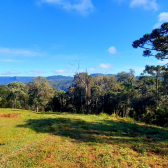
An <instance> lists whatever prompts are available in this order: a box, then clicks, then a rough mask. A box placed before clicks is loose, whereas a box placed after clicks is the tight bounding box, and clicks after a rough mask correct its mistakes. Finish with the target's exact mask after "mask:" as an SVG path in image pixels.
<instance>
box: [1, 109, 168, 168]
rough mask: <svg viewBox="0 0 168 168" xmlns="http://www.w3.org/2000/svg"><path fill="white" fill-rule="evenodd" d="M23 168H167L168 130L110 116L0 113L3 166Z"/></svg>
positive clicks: (20, 111) (19, 111) (9, 110)
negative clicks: (14, 114)
mask: <svg viewBox="0 0 168 168" xmlns="http://www.w3.org/2000/svg"><path fill="white" fill-rule="evenodd" d="M13 113H20V115H16V116H12V115H11V116H10V115H7V114H13ZM3 114H5V115H3ZM24 167H36V168H41V167H44V168H52V167H53V168H55V167H56V168H57V167H58V168H59V167H60V168H61V167H62V168H66V167H73V168H75V167H82V168H85V167H89V168H92V167H95V168H98V167H101V168H102V167H107V168H108V167H109V168H110V167H112V168H113V167H116V168H122V167H123V168H126V167H135V168H149V167H152V168H162V167H165V168H168V129H165V128H161V127H157V126H151V125H146V124H143V123H137V122H135V121H133V120H132V119H129V118H128V119H122V118H116V117H112V116H108V115H105V114H102V115H100V116H96V115H79V114H69V113H51V114H48V113H38V114H37V113H34V112H31V111H24V110H15V109H0V168H24Z"/></svg>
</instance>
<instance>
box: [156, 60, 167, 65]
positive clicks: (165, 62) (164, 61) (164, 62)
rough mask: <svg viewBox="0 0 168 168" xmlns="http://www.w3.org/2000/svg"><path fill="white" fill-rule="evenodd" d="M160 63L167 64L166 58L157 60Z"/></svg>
mask: <svg viewBox="0 0 168 168" xmlns="http://www.w3.org/2000/svg"><path fill="white" fill-rule="evenodd" d="M158 63H160V64H168V60H163V61H158Z"/></svg>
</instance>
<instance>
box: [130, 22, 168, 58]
mask: <svg viewBox="0 0 168 168" xmlns="http://www.w3.org/2000/svg"><path fill="white" fill-rule="evenodd" d="M167 34H168V22H166V23H163V24H162V25H161V27H160V28H159V29H154V30H153V31H152V33H150V34H145V35H144V36H143V37H141V38H140V39H139V40H135V41H134V42H133V44H132V46H133V47H134V48H138V47H140V48H143V49H145V50H144V51H143V56H145V57H149V56H154V57H155V58H157V59H161V60H162V59H168V35H167Z"/></svg>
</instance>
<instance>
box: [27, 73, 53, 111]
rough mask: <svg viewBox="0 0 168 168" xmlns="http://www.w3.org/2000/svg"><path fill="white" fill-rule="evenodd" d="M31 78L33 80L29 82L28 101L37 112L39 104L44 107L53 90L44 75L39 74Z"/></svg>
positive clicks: (51, 96)
mask: <svg viewBox="0 0 168 168" xmlns="http://www.w3.org/2000/svg"><path fill="white" fill-rule="evenodd" d="M33 80H34V82H32V83H30V84H29V95H30V102H31V103H32V104H34V105H35V106H36V112H38V109H39V106H43V107H45V105H46V104H47V103H48V102H49V101H50V99H51V98H53V96H54V93H55V90H54V89H53V88H52V87H51V85H50V84H49V82H48V81H47V79H46V78H44V77H40V76H39V77H37V78H34V79H33Z"/></svg>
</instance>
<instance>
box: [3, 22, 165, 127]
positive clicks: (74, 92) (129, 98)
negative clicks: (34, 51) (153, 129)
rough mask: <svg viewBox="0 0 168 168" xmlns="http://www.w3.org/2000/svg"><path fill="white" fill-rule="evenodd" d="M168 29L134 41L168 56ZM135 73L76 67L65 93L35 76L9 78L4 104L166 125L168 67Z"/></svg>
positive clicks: (158, 55) (148, 52)
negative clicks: (98, 71)
mask: <svg viewBox="0 0 168 168" xmlns="http://www.w3.org/2000/svg"><path fill="white" fill-rule="evenodd" d="M167 33H168V23H164V24H162V26H161V28H160V29H155V30H153V31H152V33H151V34H145V35H144V36H143V37H142V38H140V39H139V40H136V41H134V42H133V44H132V45H133V47H134V48H138V47H140V48H143V49H144V52H143V56H154V57H156V58H157V59H160V60H163V59H168V58H167V55H168V42H167V41H168V36H167ZM150 47H151V48H150ZM152 51H154V52H153V53H152ZM134 73H135V72H134V70H133V69H130V71H129V72H120V73H118V74H117V75H116V76H114V75H111V76H108V75H107V76H106V75H104V76H101V75H97V76H92V75H88V73H87V71H86V72H82V73H79V72H78V70H77V71H76V73H75V75H74V80H73V85H72V86H70V87H69V89H68V90H67V91H66V92H65V91H56V90H55V89H54V88H52V86H51V85H50V84H49V82H48V81H47V79H46V78H44V77H38V78H35V79H34V81H33V82H30V83H28V84H24V83H21V82H11V83H9V84H7V85H6V86H1V87H0V107H1V108H21V109H28V110H33V111H37V112H38V111H53V112H56V111H59V112H65V111H66V112H72V113H85V114H100V113H107V114H109V115H116V116H121V117H132V118H134V119H136V120H141V121H144V122H146V123H151V124H157V125H160V126H165V127H167V126H168V106H167V105H168V69H167V65H164V66H159V65H158V66H154V65H146V67H145V68H144V71H143V73H142V74H141V76H140V77H139V78H138V79H137V78H136V77H135V74H134Z"/></svg>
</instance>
